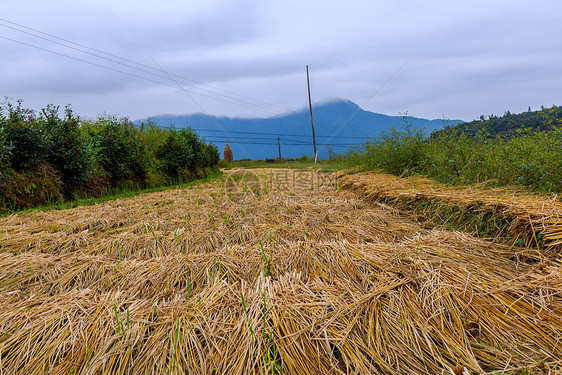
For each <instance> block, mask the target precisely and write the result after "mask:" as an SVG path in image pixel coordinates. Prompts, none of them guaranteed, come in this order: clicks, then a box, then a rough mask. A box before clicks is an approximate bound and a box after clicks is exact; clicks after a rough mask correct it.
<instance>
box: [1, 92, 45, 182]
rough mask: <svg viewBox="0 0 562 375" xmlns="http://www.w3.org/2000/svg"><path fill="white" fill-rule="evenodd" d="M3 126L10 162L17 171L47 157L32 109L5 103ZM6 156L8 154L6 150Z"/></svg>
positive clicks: (19, 102) (43, 140)
mask: <svg viewBox="0 0 562 375" xmlns="http://www.w3.org/2000/svg"><path fill="white" fill-rule="evenodd" d="M2 107H3V111H5V112H6V113H5V114H3V115H2V128H3V132H4V135H3V137H4V143H5V144H7V145H9V147H10V152H9V164H10V166H11V167H12V168H14V169H15V170H17V171H21V170H25V169H30V168H33V167H35V166H37V165H39V164H41V163H43V162H44V161H45V160H46V159H47V146H46V139H45V136H44V134H43V133H42V131H41V128H40V127H39V126H37V123H36V118H35V114H34V112H33V111H32V110H30V109H26V108H23V107H22V101H21V100H20V101H18V102H17V105H13V104H12V103H10V102H5V103H3V106H2ZM3 153H4V154H5V155H4V157H7V156H8V153H7V152H6V151H4V152H3Z"/></svg>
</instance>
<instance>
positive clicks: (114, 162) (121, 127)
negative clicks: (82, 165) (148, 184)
mask: <svg viewBox="0 0 562 375" xmlns="http://www.w3.org/2000/svg"><path fill="white" fill-rule="evenodd" d="M86 130H87V132H88V135H89V138H90V139H91V140H92V144H93V146H94V147H93V152H95V154H96V156H95V161H96V162H98V163H99V164H100V165H101V166H102V167H103V169H104V170H105V171H106V172H107V173H108V174H109V175H110V178H111V180H112V182H113V183H114V184H115V185H119V184H122V183H124V182H126V181H131V180H135V181H137V182H139V183H142V182H144V181H145V178H146V173H147V172H148V167H149V163H148V160H147V152H146V146H145V145H144V144H143V143H142V142H140V136H139V130H138V129H137V128H135V126H134V125H133V123H132V122H130V121H129V120H128V119H126V118H122V119H117V118H116V117H112V116H107V115H106V116H103V117H100V118H99V119H98V120H97V121H96V122H95V123H91V124H89V125H88V126H87V127H86Z"/></svg>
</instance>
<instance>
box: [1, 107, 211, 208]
mask: <svg viewBox="0 0 562 375" xmlns="http://www.w3.org/2000/svg"><path fill="white" fill-rule="evenodd" d="M59 112H60V110H59V107H58V106H54V105H49V106H47V107H46V108H44V109H42V110H41V111H40V113H39V114H36V113H35V112H34V111H32V110H30V109H26V108H24V107H23V106H22V102H21V101H18V102H17V103H15V104H14V103H11V102H9V101H6V102H4V103H2V104H0V202H1V203H2V206H3V207H4V209H5V208H6V207H9V208H12V209H13V208H19V207H31V206H35V205H38V204H44V203H49V202H53V201H58V200H62V199H67V200H68V199H74V198H76V197H89V196H99V195H101V194H103V193H105V192H107V191H110V190H112V189H117V188H124V187H127V188H143V187H151V186H159V185H166V184H170V183H178V182H183V181H186V180H190V179H193V178H199V177H203V176H205V175H206V174H207V173H208V172H209V171H211V170H212V169H213V168H215V167H216V165H217V163H218V162H219V153H218V150H217V148H216V146H214V145H211V144H206V143H205V142H204V140H203V139H201V138H200V137H199V135H198V134H197V133H195V132H194V131H193V130H192V129H190V128H187V129H180V130H175V129H162V128H159V127H158V126H156V124H154V123H152V122H147V123H143V124H141V125H140V126H136V125H134V124H133V123H132V122H131V121H129V120H128V119H127V118H117V117H113V116H109V115H103V116H101V117H99V118H97V119H95V120H84V119H81V118H80V117H78V116H76V115H75V114H74V113H73V112H72V109H71V108H70V107H69V106H67V107H66V108H65V110H64V114H63V115H62V116H61V114H60V113H59Z"/></svg>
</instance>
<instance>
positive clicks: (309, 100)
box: [306, 65, 318, 164]
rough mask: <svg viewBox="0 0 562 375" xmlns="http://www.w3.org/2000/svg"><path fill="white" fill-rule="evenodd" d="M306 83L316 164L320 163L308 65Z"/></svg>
mask: <svg viewBox="0 0 562 375" xmlns="http://www.w3.org/2000/svg"><path fill="white" fill-rule="evenodd" d="M306 83H307V84H308V105H309V106H310V123H311V124H312V143H313V144H314V164H316V163H317V162H318V153H317V152H316V137H315V136H314V120H313V119H312V100H311V99H310V76H309V74H308V65H307V66H306Z"/></svg>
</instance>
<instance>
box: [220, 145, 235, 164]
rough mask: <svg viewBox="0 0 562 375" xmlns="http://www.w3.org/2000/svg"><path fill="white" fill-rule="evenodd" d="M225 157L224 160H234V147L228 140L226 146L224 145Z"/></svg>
mask: <svg viewBox="0 0 562 375" xmlns="http://www.w3.org/2000/svg"><path fill="white" fill-rule="evenodd" d="M222 154H223V158H224V160H226V161H228V162H231V161H233V160H234V155H233V154H232V149H231V148H230V146H229V145H228V141H227V142H226V146H224V151H223V153H222Z"/></svg>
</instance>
